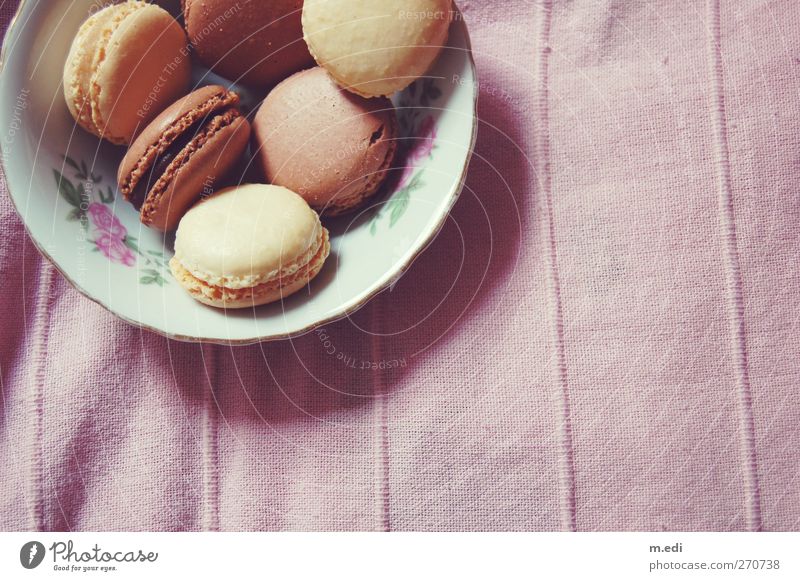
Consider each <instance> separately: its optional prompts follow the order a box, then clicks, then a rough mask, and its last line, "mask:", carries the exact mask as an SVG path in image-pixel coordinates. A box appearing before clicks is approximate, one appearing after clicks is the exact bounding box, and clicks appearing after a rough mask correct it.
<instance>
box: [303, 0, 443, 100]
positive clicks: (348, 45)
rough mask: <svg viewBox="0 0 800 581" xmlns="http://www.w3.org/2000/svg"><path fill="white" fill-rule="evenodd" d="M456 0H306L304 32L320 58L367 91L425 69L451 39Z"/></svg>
mask: <svg viewBox="0 0 800 581" xmlns="http://www.w3.org/2000/svg"><path fill="white" fill-rule="evenodd" d="M452 10H453V4H452V0H305V3H304V4H303V35H304V37H305V40H306V43H307V44H308V47H309V49H310V50H311V54H312V55H313V56H314V58H315V59H316V61H317V63H318V64H320V65H321V66H323V67H325V68H326V69H327V70H328V72H329V73H330V74H331V75H332V76H333V78H335V79H336V81H337V82H338V83H339V84H340V85H342V86H343V87H345V88H346V89H348V90H349V91H352V92H354V93H357V94H359V95H363V96H365V97H377V96H383V95H391V94H392V93H395V92H396V91H401V90H402V89H405V88H406V87H407V86H408V85H410V84H411V83H412V82H414V81H415V80H416V79H417V78H419V77H421V76H422V75H424V74H425V73H426V72H427V71H428V69H429V68H430V67H431V64H432V63H433V62H434V60H435V59H436V57H437V56H438V55H439V52H440V51H441V49H442V47H443V46H444V45H445V42H446V41H447V35H448V31H449V28H450V20H451V17H452Z"/></svg>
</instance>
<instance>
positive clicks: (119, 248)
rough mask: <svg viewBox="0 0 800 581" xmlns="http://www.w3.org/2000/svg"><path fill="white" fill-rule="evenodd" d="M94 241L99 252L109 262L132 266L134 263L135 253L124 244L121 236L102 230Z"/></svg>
mask: <svg viewBox="0 0 800 581" xmlns="http://www.w3.org/2000/svg"><path fill="white" fill-rule="evenodd" d="M94 243H95V244H96V245H97V248H98V249H99V250H100V252H101V253H102V254H103V256H105V257H106V258H108V259H109V260H110V261H111V262H116V263H118V264H123V265H125V266H133V265H134V264H136V255H134V254H133V252H131V249H130V248H128V247H127V246H126V245H125V241H124V240H123V239H122V238H118V237H116V236H114V235H112V234H109V233H108V232H103V233H102V234H101V235H100V236H99V237H98V238H97V239H96V240H95V241H94Z"/></svg>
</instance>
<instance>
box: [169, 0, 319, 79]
mask: <svg viewBox="0 0 800 581" xmlns="http://www.w3.org/2000/svg"><path fill="white" fill-rule="evenodd" d="M302 8H303V0H260V1H247V2H241V0H183V9H184V21H185V23H186V31H187V32H188V34H189V39H190V41H191V43H192V47H193V48H194V52H195V54H196V56H197V58H198V60H199V61H200V62H202V63H203V64H204V65H206V66H207V67H208V68H210V69H211V70H213V71H214V72H215V73H218V74H220V75H222V76H223V77H227V78H228V79H231V80H233V81H236V82H240V83H243V84H245V85H251V86H257V87H267V86H272V85H274V84H275V83H277V82H279V81H282V80H283V79H285V78H286V77H288V76H289V75H291V74H292V73H294V72H297V71H299V70H301V69H305V68H308V67H310V66H312V65H313V64H314V59H313V58H311V54H310V53H309V52H308V47H307V46H306V43H305V42H304V41H303V29H302V24H301V22H300V17H301V14H302Z"/></svg>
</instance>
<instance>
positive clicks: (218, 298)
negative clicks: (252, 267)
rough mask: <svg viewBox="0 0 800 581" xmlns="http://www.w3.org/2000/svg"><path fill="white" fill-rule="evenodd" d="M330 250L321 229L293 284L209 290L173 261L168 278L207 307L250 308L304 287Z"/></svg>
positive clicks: (319, 269) (326, 233) (209, 288)
mask: <svg viewBox="0 0 800 581" xmlns="http://www.w3.org/2000/svg"><path fill="white" fill-rule="evenodd" d="M330 251H331V245H330V240H329V239H328V231H327V230H325V229H323V230H322V237H321V241H320V244H319V248H318V250H317V251H316V252H315V253H314V256H313V257H312V259H311V261H310V262H309V263H308V264H307V265H306V266H305V268H303V269H302V272H298V273H297V274H296V276H295V277H294V280H293V282H290V283H288V284H284V285H281V284H280V283H278V282H275V283H273V284H263V285H259V286H257V287H252V288H248V289H242V290H239V291H232V290H229V289H225V288H220V287H211V286H209V285H208V284H206V283H204V282H203V281H200V280H198V279H197V278H195V277H194V276H193V275H192V274H191V273H190V272H189V271H188V270H186V269H185V268H184V267H183V266H182V265H181V264H180V262H178V261H177V260H176V259H175V258H173V259H172V260H171V261H170V270H171V271H172V275H173V276H174V277H175V279H176V280H177V281H178V284H180V285H181V286H182V287H183V288H184V289H185V290H186V291H188V292H189V294H190V295H191V296H192V297H193V298H194V299H195V300H197V301H199V302H201V303H203V304H206V305H208V306H211V307H217V308H223V309H245V308H253V307H258V306H261V305H266V304H269V303H274V302H276V301H279V300H282V299H285V298H287V297H289V296H290V295H293V294H294V293H296V292H298V291H300V290H302V289H303V288H305V287H306V286H307V285H308V284H309V282H311V280H312V279H314V278H315V277H316V276H317V275H318V274H319V273H320V271H321V270H322V267H323V266H324V264H325V260H326V259H327V258H328V255H329V254H330Z"/></svg>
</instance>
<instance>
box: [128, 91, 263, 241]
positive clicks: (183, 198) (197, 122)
mask: <svg viewBox="0 0 800 581" xmlns="http://www.w3.org/2000/svg"><path fill="white" fill-rule="evenodd" d="M238 106H239V96H238V95H237V94H236V93H234V92H232V91H228V90H227V89H225V88H224V87H220V86H216V85H212V86H208V87H203V88H201V89H198V90H196V91H194V92H192V93H190V94H189V95H186V96H185V97H182V98H181V99H179V100H178V101H176V102H175V103H173V104H172V105H170V106H169V107H168V108H167V109H165V110H164V111H163V112H162V113H161V114H160V115H159V116H158V117H156V118H155V119H154V120H153V121H152V122H151V123H150V124H149V125H148V126H147V127H145V128H144V130H142V132H141V133H140V134H139V136H138V137H137V138H136V141H134V142H133V144H132V145H131V146H130V148H129V149H128V152H127V153H126V154H125V157H124V158H123V159H122V162H121V163H120V166H119V170H118V172H117V183H118V186H119V190H120V192H121V193H122V195H123V196H124V197H125V199H126V200H128V201H129V202H131V203H132V204H133V205H134V207H135V208H136V209H137V210H139V212H140V219H141V221H142V223H143V224H145V225H147V226H150V227H152V228H155V229H157V230H162V231H169V230H174V229H175V228H176V227H177V226H178V222H179V221H180V219H181V217H182V216H183V214H184V213H185V212H186V210H188V209H189V207H190V206H191V205H192V204H193V203H194V202H196V201H197V200H198V199H199V198H200V197H201V195H202V194H210V193H212V192H213V191H214V190H215V189H218V188H219V184H220V180H222V179H224V178H225V177H226V175H227V174H228V173H229V172H230V171H231V170H232V169H233V168H234V167H235V166H236V165H237V163H238V162H239V160H240V159H241V158H242V154H243V153H244V151H245V149H246V148H247V143H248V141H249V139H250V124H249V123H248V121H247V119H246V118H245V117H244V116H243V115H242V113H241V112H240V111H239V107H238Z"/></svg>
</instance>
